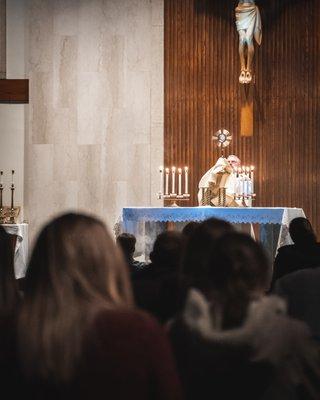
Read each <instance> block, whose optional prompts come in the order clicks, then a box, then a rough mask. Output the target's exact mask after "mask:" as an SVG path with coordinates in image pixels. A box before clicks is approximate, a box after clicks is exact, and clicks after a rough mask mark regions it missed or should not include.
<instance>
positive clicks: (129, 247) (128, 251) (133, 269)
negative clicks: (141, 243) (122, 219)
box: [116, 233, 146, 277]
mask: <svg viewBox="0 0 320 400" xmlns="http://www.w3.org/2000/svg"><path fill="white" fill-rule="evenodd" d="M136 241H137V240H136V238H135V236H134V235H132V234H131V233H121V234H120V235H118V236H117V239H116V242H117V245H118V246H119V247H120V249H121V251H122V253H123V256H124V258H125V261H126V263H127V265H128V267H129V271H130V275H131V276H132V277H134V276H135V275H137V274H139V272H141V270H142V269H143V268H144V267H145V266H146V263H144V262H140V261H137V260H135V259H134V258H133V256H134V252H135V249H136Z"/></svg>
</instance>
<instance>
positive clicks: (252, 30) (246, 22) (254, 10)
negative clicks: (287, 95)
mask: <svg viewBox="0 0 320 400" xmlns="http://www.w3.org/2000/svg"><path fill="white" fill-rule="evenodd" d="M235 16H236V27H237V31H238V33H239V56H240V76H239V82H240V84H241V89H240V90H241V99H242V100H241V111H240V136H252V135H253V88H252V87H251V86H252V85H249V84H250V83H251V82H252V81H253V80H252V77H253V73H252V61H253V55H254V39H255V41H256V42H257V43H258V45H260V44H261V38H262V27H261V17H260V12H259V8H258V7H257V6H256V4H255V2H254V0H239V3H238V6H237V7H236V9H235Z"/></svg>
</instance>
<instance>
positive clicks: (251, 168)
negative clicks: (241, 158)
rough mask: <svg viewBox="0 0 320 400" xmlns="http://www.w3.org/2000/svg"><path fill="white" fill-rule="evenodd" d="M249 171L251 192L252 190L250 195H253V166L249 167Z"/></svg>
mask: <svg viewBox="0 0 320 400" xmlns="http://www.w3.org/2000/svg"><path fill="white" fill-rule="evenodd" d="M250 170H251V190H252V193H254V183H253V176H254V174H253V171H254V166H253V165H251V167H250Z"/></svg>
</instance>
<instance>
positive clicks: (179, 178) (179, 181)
mask: <svg viewBox="0 0 320 400" xmlns="http://www.w3.org/2000/svg"><path fill="white" fill-rule="evenodd" d="M178 174H179V175H178V194H179V195H180V196H181V194H182V192H181V176H182V169H181V168H178Z"/></svg>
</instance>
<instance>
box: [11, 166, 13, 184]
mask: <svg viewBox="0 0 320 400" xmlns="http://www.w3.org/2000/svg"><path fill="white" fill-rule="evenodd" d="M13 175H14V169H13V170H12V171H11V176H12V180H11V184H12V185H13Z"/></svg>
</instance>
